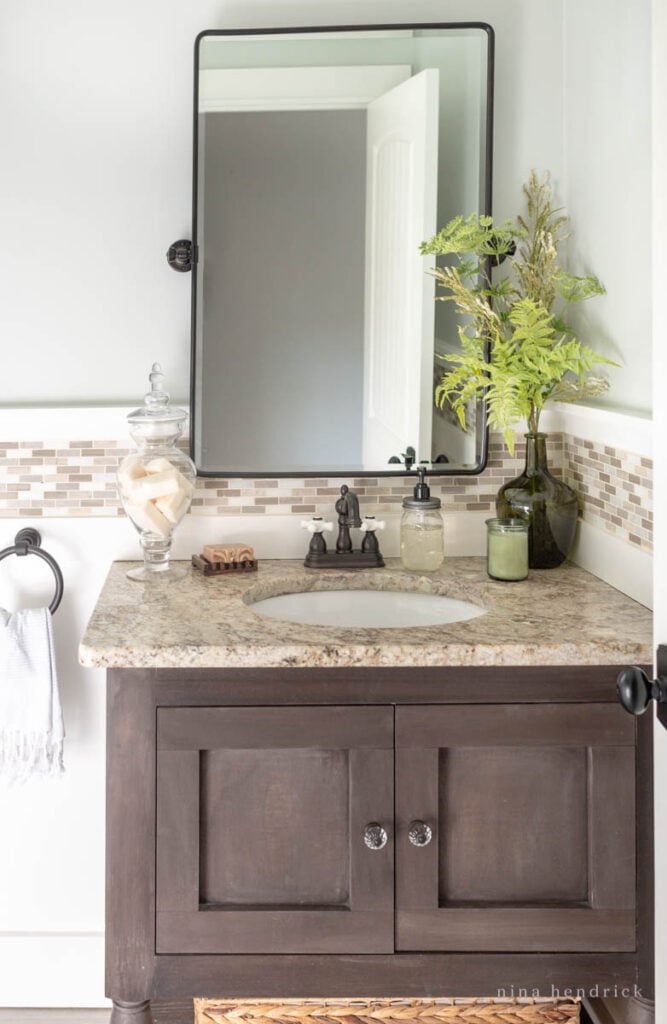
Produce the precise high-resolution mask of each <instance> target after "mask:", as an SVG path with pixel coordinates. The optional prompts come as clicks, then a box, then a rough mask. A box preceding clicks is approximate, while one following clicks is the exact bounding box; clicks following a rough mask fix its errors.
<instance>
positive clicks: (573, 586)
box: [79, 558, 652, 668]
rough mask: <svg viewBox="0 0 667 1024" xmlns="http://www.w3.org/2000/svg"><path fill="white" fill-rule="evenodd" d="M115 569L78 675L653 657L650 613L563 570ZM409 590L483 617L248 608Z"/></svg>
mask: <svg viewBox="0 0 667 1024" xmlns="http://www.w3.org/2000/svg"><path fill="white" fill-rule="evenodd" d="M131 564H132V563H128V562H115V563H114V564H113V565H112V567H111V570H110V572H109V576H108V578H107V580H106V583H105V585H104V588H103V590H102V593H101V595H100V598H99V600H98V602H97V606H96V608H95V611H94V612H93V615H92V617H91V620H90V622H89V624H88V628H87V630H86V633H85V636H84V638H83V641H82V643H81V646H80V649H79V657H80V661H81V663H82V664H83V665H86V666H116V667H119V668H120V667H165V668H166V667H178V666H185V665H187V666H189V667H252V666H256V667H267V666H278V665H294V666H320V667H321V666H333V665H339V666H344V665H395V666H400V665H406V666H414V665H553V664H576V665H598V664H599V665H605V664H619V663H621V662H623V663H632V662H640V663H641V662H650V661H651V660H652V639H651V613H650V612H649V611H648V610H647V609H646V608H644V607H642V605H639V604H637V603H636V602H635V601H632V600H631V599H630V598H628V597H626V596H625V595H623V594H621V593H620V592H619V591H618V590H614V589H613V588H612V587H610V586H608V585H607V584H606V583H602V582H601V581H600V580H598V579H597V578H596V577H595V576H591V575H590V574H589V573H587V572H584V570H583V569H579V568H577V567H576V566H573V565H564V566H561V567H560V568H558V569H551V570H548V571H542V572H531V574H530V576H529V577H528V579H527V580H524V581H523V582H521V583H509V584H507V583H497V582H494V581H492V580H490V579H489V578H488V576H487V575H486V569H485V559H483V558H448V559H446V560H445V564H444V566H443V567H442V569H440V570H439V571H438V572H436V573H429V574H428V575H421V574H419V573H414V572H407V571H406V570H404V569H403V568H402V567H401V565H400V562H398V560H397V559H391V560H389V561H388V565H387V567H386V568H385V569H371V570H363V571H357V572H349V571H348V572H339V571H337V570H328V571H322V570H320V571H317V570H308V569H304V568H303V565H302V563H301V562H296V561H286V560H285V561H273V562H269V561H266V562H262V563H260V567H259V571H258V572H257V573H250V574H248V575H241V576H229V577H215V576H213V577H204V576H202V574H201V573H199V572H197V571H195V570H193V569H191V568H188V569H187V572H186V576H185V578H184V579H183V580H181V581H178V582H174V583H167V582H158V583H155V584H151V585H146V584H141V583H135V582H133V581H131V580H128V579H127V577H126V575H125V573H126V570H127V569H128V568H130V566H131ZM349 588H356V589H362V590H366V589H378V590H418V591H424V592H426V593H438V594H445V595H448V596H451V597H457V598H461V599H464V600H467V601H472V602H473V603H475V604H477V605H479V606H481V607H483V608H485V609H486V613H485V614H484V615H482V616H479V617H478V618H475V619H471V620H469V621H467V622H458V623H452V624H450V625H445V626H423V627H417V628H410V629H378V628H372V629H370V628H369V629H366V628H363V629H359V628H355V629H350V628H338V627H336V628H333V627H321V626H304V625H296V624H293V623H287V622H282V621H278V620H276V619H270V618H267V617H264V616H260V615H259V614H258V613H257V612H254V611H253V610H252V601H253V600H257V599H259V598H262V597H269V596H274V595H278V594H284V593H291V592H294V591H297V590H298V591H305V590H320V589H331V590H341V589H349Z"/></svg>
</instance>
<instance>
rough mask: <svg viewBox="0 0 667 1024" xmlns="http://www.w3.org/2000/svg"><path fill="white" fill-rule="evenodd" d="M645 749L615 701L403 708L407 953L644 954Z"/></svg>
mask: <svg viewBox="0 0 667 1024" xmlns="http://www.w3.org/2000/svg"><path fill="white" fill-rule="evenodd" d="M634 742H635V738H634V720H633V719H632V718H630V716H628V715H626V714H624V713H623V711H622V710H621V709H620V708H618V707H617V706H615V705H606V704H598V705H594V704H586V705H579V704H577V705H575V704H566V705H536V704H533V705H521V704H513V705H491V706H488V705H487V706H460V705H459V706H447V707H420V708H418V707H408V708H403V709H399V710H397V712H396V861H397V864H396V867H397V887H396V903H397V941H396V947H397V949H399V950H451V951H464V950H465V951H471V952H472V951H490V950H494V951H498V952H501V951H508V952H509V951H514V952H538V951H541V952H550V951H561V952H565V951H569V952H578V951H627V950H633V949H634V948H635V885H636V878H635V757H634V755H635V751H634ZM415 820H417V821H423V822H424V823H425V824H427V825H428V826H429V827H430V828H431V830H432V836H433V837H432V839H431V840H430V842H427V843H426V845H422V846H415V845H413V844H412V843H411V841H410V838H409V831H410V825H411V823H412V822H413V821H415ZM416 838H419V837H418V836H417V837H416ZM423 838H424V837H423V835H422V839H423Z"/></svg>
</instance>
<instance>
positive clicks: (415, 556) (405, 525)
mask: <svg viewBox="0 0 667 1024" xmlns="http://www.w3.org/2000/svg"><path fill="white" fill-rule="evenodd" d="M417 473H418V475H419V480H418V482H417V484H416V486H415V488H414V491H413V497H412V498H405V499H404V500H403V509H404V511H403V516H402V518H401V561H402V563H403V565H404V566H405V568H406V569H415V570H417V571H418V572H435V570H436V569H439V568H440V566H441V565H442V563H443V560H444V557H445V531H444V524H443V521H442V512H441V511H440V498H432V497H431V491H430V489H429V486H428V484H427V483H426V480H425V476H426V470H425V469H424V468H423V466H420V467H419V469H418V470H417Z"/></svg>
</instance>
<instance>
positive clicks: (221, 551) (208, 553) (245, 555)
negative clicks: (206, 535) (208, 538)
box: [202, 544, 255, 565]
mask: <svg viewBox="0 0 667 1024" xmlns="http://www.w3.org/2000/svg"><path fill="white" fill-rule="evenodd" d="M202 554H203V555H204V558H205V559H206V560H207V561H209V562H224V563H225V564H226V565H230V564H231V563H232V562H251V561H252V560H253V559H254V557H255V552H254V550H253V548H251V547H250V545H249V544H230V545H228V546H227V547H222V545H221V544H205V545H204V549H203V551H202Z"/></svg>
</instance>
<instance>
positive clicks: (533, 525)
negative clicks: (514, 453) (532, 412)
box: [496, 433, 579, 569]
mask: <svg viewBox="0 0 667 1024" xmlns="http://www.w3.org/2000/svg"><path fill="white" fill-rule="evenodd" d="M546 441H547V435H546V434H539V433H538V434H526V467H525V469H524V471H523V473H522V474H521V476H518V477H517V478H516V479H515V480H510V481H509V483H506V484H503V486H502V487H501V488H500V490H499V491H498V497H497V498H496V510H497V515H498V517H499V518H510V517H511V518H522V519H527V520H528V523H529V528H528V564H529V566H530V568H531V569H554V568H555V567H556V566H557V565H560V564H561V562H564V561H565V559H566V558H567V556H568V553H569V551H570V548H571V547H572V543H573V541H574V531H575V529H576V525H577V515H578V512H579V506H578V502H577V495H576V494H575V492H574V491H573V490H572V488H571V487H568V485H567V484H565V483H563V482H562V480H557V479H556V477H554V476H552V475H551V473H550V472H549V468H548V465H547V445H546Z"/></svg>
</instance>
